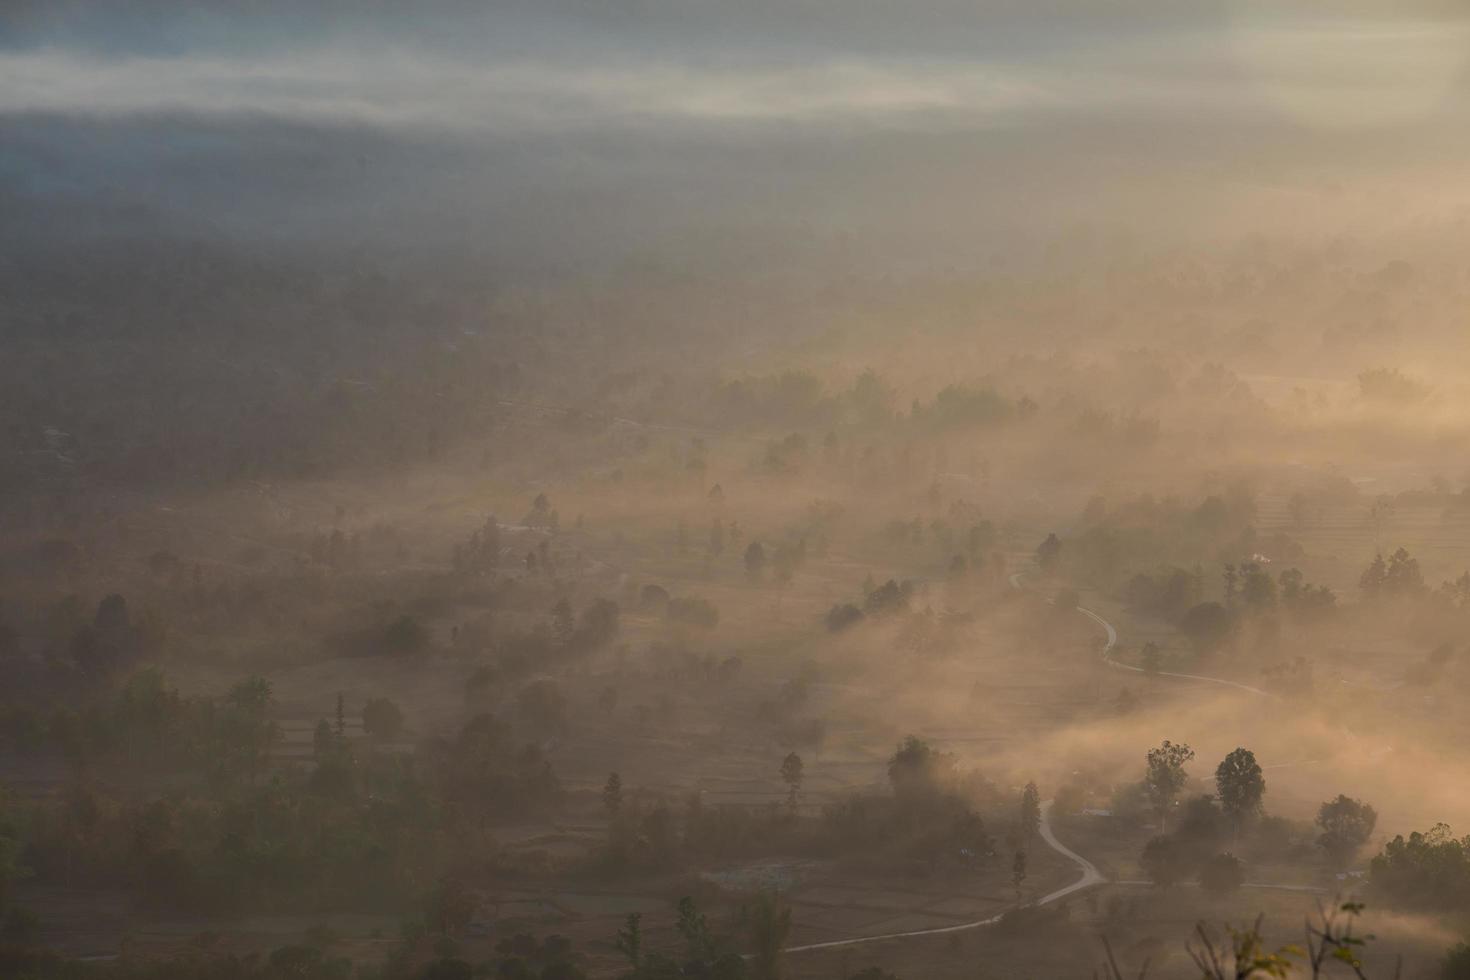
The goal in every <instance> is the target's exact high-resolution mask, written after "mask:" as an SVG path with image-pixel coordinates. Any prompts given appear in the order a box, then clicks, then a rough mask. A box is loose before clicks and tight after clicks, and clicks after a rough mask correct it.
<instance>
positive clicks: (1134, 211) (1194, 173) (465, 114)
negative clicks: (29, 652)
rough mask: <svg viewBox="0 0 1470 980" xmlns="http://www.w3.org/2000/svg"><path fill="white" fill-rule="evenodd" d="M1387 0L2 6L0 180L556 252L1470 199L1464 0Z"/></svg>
mask: <svg viewBox="0 0 1470 980" xmlns="http://www.w3.org/2000/svg"><path fill="white" fill-rule="evenodd" d="M1387 6H1388V5H1386V4H1382V3H1369V2H1366V0H1359V2H1344V3H1334V4H1323V3H1309V2H1305V0H1303V2H1300V3H1296V4H1292V3H1269V4H1268V3H1265V2H1254V0H1251V2H1246V0H1240V2H1225V0H1220V2H1201V3H1193V4H1191V3H1186V2H1177V0H1169V2H1166V0H1113V2H1106V0H1086V2H1083V0H1076V2H1064V0H1041V2H1021V0H979V2H974V0H972V2H960V0H916V2H905V3H891V2H878V0H806V2H801V0H792V2H775V0H745V2H740V3H729V2H715V0H684V2H676V0H613V2H592V0H537V2H532V0H524V2H509V3H496V4H476V3H470V2H468V0H465V2H451V0H439V2H437V3H433V4H429V5H415V6H414V7H413V8H412V12H411V13H409V12H406V10H407V8H402V7H400V6H399V5H396V4H388V3H378V4H373V3H366V2H351V3H349V2H346V0H340V2H322V3H317V4H300V3H288V2H285V0H264V2H258V3H253V4H250V5H249V11H250V13H249V14H248V15H247V14H244V13H241V12H240V11H241V9H242V5H238V4H214V5H210V4H204V3H183V2H165V0H155V2H134V3H97V2H94V3H86V2H71V3H68V2H64V0H63V2H54V0H53V2H46V3H42V2H32V3H24V2H22V3H15V2H12V3H10V4H7V5H6V6H5V7H4V12H3V13H0V126H4V127H5V128H6V129H7V131H8V132H9V133H10V135H11V136H12V138H11V139H9V140H7V141H5V143H0V191H9V192H10V193H12V194H16V195H19V197H20V198H21V199H27V200H31V199H34V197H35V195H42V196H43V197H44V196H47V195H50V196H51V197H50V198H49V199H48V201H49V200H51V199H54V198H55V197H56V195H66V194H72V193H76V194H96V193H101V192H104V191H105V193H106V194H107V195H108V198H109V200H110V201H112V202H114V203H116V202H117V201H119V200H122V201H128V202H135V203H139V204H141V205H142V206H145V207H146V208H149V209H153V210H156V211H161V212H166V213H168V215H169V220H177V219H179V216H180V215H188V216H190V217H197V216H198V215H200V214H204V213H217V214H219V215H230V214H234V215H235V219H236V220H238V221H244V222H248V221H252V220H254V221H260V222H262V223H264V222H263V220H262V219H263V217H264V215H265V214H267V213H268V212H269V211H270V209H271V208H272V207H276V208H284V210H283V211H282V213H281V214H280V215H279V216H278V218H272V222H271V223H272V225H273V227H278V228H291V227H300V226H301V225H302V224H303V223H305V222H307V221H308V219H309V220H310V221H311V222H317V223H319V222H321V221H326V220H331V221H333V222H335V221H359V222H361V221H362V220H364V219H363V207H364V204H365V202H368V201H370V202H371V204H372V209H371V211H370V215H379V214H383V213H390V212H391V213H392V214H395V215H401V214H402V213H404V211H403V209H408V210H412V211H415V213H416V214H417V216H418V217H420V218H426V219H428V220H426V221H424V222H421V225H422V226H423V227H444V228H452V227H454V226H455V225H456V224H457V223H461V224H462V223H464V222H465V221H467V220H468V219H466V218H465V214H466V213H470V214H475V215H482V216H483V215H485V214H487V213H488V214H491V215H493V218H494V220H497V221H503V222H505V223H506V224H507V225H508V226H513V227H515V228H516V229H518V230H521V231H524V232H525V240H526V241H527V242H528V247H531V244H530V243H534V242H535V241H536V240H538V239H543V240H545V242H546V243H547V244H546V247H548V248H550V249H553V250H555V249H556V248H561V247H570V244H572V243H570V241H569V240H570V238H571V237H576V238H577V241H576V242H575V243H574V244H575V246H576V247H578V248H584V247H594V246H595V242H596V240H597V239H598V236H599V235H604V236H607V239H608V241H609V242H611V243H612V244H610V245H609V246H608V247H610V248H613V249H614V250H616V249H617V248H619V247H621V245H619V244H617V243H619V242H622V241H623V240H624V238H625V237H626V234H627V233H629V229H630V225H629V222H630V221H631V222H634V223H635V224H637V223H641V224H643V225H646V226H649V228H650V229H652V228H654V227H658V226H666V225H669V224H671V223H672V224H677V225H684V226H688V225H691V224H692V225H700V222H701V220H703V221H704V224H703V225H702V227H705V228H706V229H712V230H713V229H724V228H732V229H734V230H738V228H739V227H740V226H742V224H744V225H749V224H752V223H755V224H759V223H760V221H761V219H760V215H762V214H763V213H766V211H767V209H768V210H769V215H770V217H769V221H770V222H771V224H770V225H768V226H765V227H766V230H767V231H774V230H775V229H779V228H789V227H790V226H792V225H796V226H799V227H802V228H808V227H810V228H821V227H840V229H841V230H842V231H843V233H846V234H867V233H870V232H871V231H872V229H874V228H886V227H888V223H889V222H891V221H896V222H898V224H899V227H900V229H902V228H903V227H905V226H907V227H908V228H909V229H910V230H909V231H908V232H905V233H906V234H912V235H917V236H925V235H927V234H928V231H927V230H926V229H928V228H931V227H933V226H934V222H936V221H937V222H938V223H939V225H941V226H942V225H943V224H944V221H945V219H946V216H949V215H954V214H956V213H961V214H965V215H966V216H967V219H970V220H972V224H975V225H982V224H986V225H988V224H992V223H994V222H995V221H998V220H1000V218H999V217H997V215H1000V214H1002V213H1004V212H1006V209H1008V208H1014V207H1015V205H1016V203H1017V201H1018V200H1021V199H1023V198H1024V199H1025V200H1026V207H1025V208H1023V209H1021V211H1020V213H1019V214H1017V215H1016V216H1015V220H1016V221H1021V222H1025V221H1028V220H1033V219H1034V220H1037V221H1044V220H1046V219H1047V218H1048V217H1056V216H1057V215H1058V214H1061V215H1063V216H1065V218H1067V219H1068V220H1071V219H1073V218H1075V219H1077V220H1082V221H1106V222H1116V223H1122V224H1124V225H1130V224H1135V223H1143V224H1147V223H1149V222H1156V221H1159V220H1164V219H1166V218H1170V217H1179V216H1182V215H1183V214H1184V213H1185V212H1189V213H1191V214H1193V213H1198V214H1201V215H1204V214H1209V215H1226V216H1230V217H1233V218H1238V219H1239V222H1238V223H1240V224H1245V225H1248V224H1249V221H1251V220H1254V219H1253V218H1250V217H1248V216H1249V215H1252V214H1259V215H1261V216H1262V220H1274V219H1275V218H1277V217H1279V216H1280V215H1281V214H1282V212H1283V210H1284V209H1286V210H1289V209H1293V208H1298V207H1305V208H1307V209H1308V211H1309V212H1310V213H1309V214H1308V215H1307V217H1308V218H1310V219H1316V218H1317V217H1318V216H1319V215H1320V216H1321V217H1322V220H1325V221H1339V222H1347V223H1351V222H1352V221H1356V220H1359V216H1360V215H1368V214H1372V215H1374V216H1375V217H1376V220H1389V219H1390V218H1392V219H1393V220H1400V219H1403V218H1404V217H1405V216H1411V217H1413V218H1414V220H1419V217H1420V216H1424V215H1429V214H1433V213H1436V212H1446V211H1450V210H1453V209H1455V208H1459V207H1463V206H1464V202H1465V201H1467V200H1470V197H1467V194H1466V187H1465V179H1464V177H1463V176H1462V175H1461V172H1462V171H1463V169H1464V168H1463V167H1462V166H1461V163H1462V161H1463V159H1464V152H1465V149H1466V146H1465V142H1466V134H1467V132H1470V126H1467V125H1466V123H1467V122H1470V98H1467V96H1470V67H1467V62H1470V12H1467V11H1466V10H1465V9H1464V5H1463V3H1450V2H1430V0H1421V2H1419V3H1410V4H1394V5H1392V6H1393V12H1392V14H1387V13H1385V12H1384V11H1383V9H1382V8H1385V7H1387ZM390 146H391V147H392V149H391V151H390V150H389V149H388V147H390ZM326 174H329V175H331V176H330V179H325V180H324V179H323V175H326ZM957 200H960V206H959V208H958V212H957V211H956V202H957ZM405 201H409V202H411V203H403V202H405ZM1242 201H1244V202H1245V206H1244V207H1243V206H1242ZM395 202H399V203H395ZM531 202H535V204H534V209H535V210H536V213H534V214H530V213H525V212H526V211H527V209H528V208H532V203H531ZM568 208H571V209H573V210H574V211H575V212H576V215H575V218H574V217H573V215H572V214H571V213H569V212H568V211H567V210H566V209H568ZM384 209H386V212H385V211H384ZM395 209H398V210H395ZM487 209H488V210H487ZM513 212H514V213H513ZM701 215H705V216H706V218H705V219H701V218H700V216H701ZM395 220H396V219H394V220H387V219H385V222H384V224H383V228H392V227H394V226H395ZM574 220H575V222H576V225H577V228H578V233H577V234H576V235H575V236H571V234H570V233H569V232H568V231H567V229H568V228H569V227H570V226H571V225H572V223H573V222H574ZM1194 221H1195V219H1193V218H1191V219H1189V222H1188V223H1194ZM334 227H335V226H334ZM482 230H483V227H482V226H477V230H474V231H467V232H466V233H474V234H478V233H479V231H482ZM1336 230H1340V229H1331V228H1329V229H1327V231H1329V232H1332V231H1336ZM642 232H643V229H641V228H640V229H638V230H637V234H636V235H635V237H637V236H638V235H642ZM946 232H948V233H950V234H951V236H952V235H953V234H954V233H957V232H956V230H955V229H944V228H943V227H940V228H939V229H938V238H939V239H941V240H942V239H944V237H945V234H946ZM645 237H646V236H645ZM589 242H590V243H592V245H589Z"/></svg>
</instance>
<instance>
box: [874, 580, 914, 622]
mask: <svg viewBox="0 0 1470 980" xmlns="http://www.w3.org/2000/svg"><path fill="white" fill-rule="evenodd" d="M910 591H911V590H910V588H909V586H908V583H907V582H905V583H904V584H903V585H900V584H899V583H898V582H896V581H894V580H893V579H889V580H888V581H887V582H884V583H883V584H882V585H880V586H878V587H877V588H876V589H874V590H873V591H871V592H869V593H868V594H867V597H866V598H865V599H864V600H863V612H864V613H866V614H867V615H869V616H883V615H886V614H888V613H896V612H902V611H903V610H905V609H907V608H908V607H909V593H910Z"/></svg>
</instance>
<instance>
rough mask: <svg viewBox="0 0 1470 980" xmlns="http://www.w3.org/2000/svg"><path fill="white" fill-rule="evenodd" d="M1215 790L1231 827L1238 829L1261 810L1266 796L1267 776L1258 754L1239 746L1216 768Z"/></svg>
mask: <svg viewBox="0 0 1470 980" xmlns="http://www.w3.org/2000/svg"><path fill="white" fill-rule="evenodd" d="M1215 792H1216V795H1217V796H1219V798H1220V808H1221V809H1222V810H1224V811H1225V813H1226V815H1227V816H1228V817H1230V821H1231V826H1232V827H1233V828H1234V829H1235V830H1236V831H1239V829H1240V823H1241V821H1242V820H1245V819H1246V818H1248V817H1251V816H1254V815H1255V814H1257V813H1259V812H1260V811H1261V799H1262V798H1263V797H1264V796H1265V795H1266V779H1265V777H1264V776H1263V775H1262V774H1261V767H1260V765H1259V764H1258V763H1257V762H1256V755H1255V753H1254V752H1252V751H1250V750H1249V749H1236V750H1235V751H1234V752H1231V753H1230V754H1229V755H1227V756H1226V757H1225V758H1224V759H1223V760H1222V761H1221V762H1220V765H1219V766H1217V767H1216V768H1215Z"/></svg>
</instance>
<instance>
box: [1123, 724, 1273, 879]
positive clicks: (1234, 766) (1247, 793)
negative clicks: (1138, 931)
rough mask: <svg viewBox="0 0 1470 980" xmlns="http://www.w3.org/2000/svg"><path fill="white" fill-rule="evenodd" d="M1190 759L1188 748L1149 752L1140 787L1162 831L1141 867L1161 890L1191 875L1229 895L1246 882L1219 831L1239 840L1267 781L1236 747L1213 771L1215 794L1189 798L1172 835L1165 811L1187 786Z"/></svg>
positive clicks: (1142, 858)
mask: <svg viewBox="0 0 1470 980" xmlns="http://www.w3.org/2000/svg"><path fill="white" fill-rule="evenodd" d="M1194 757H1195V755H1194V750H1193V749H1191V748H1190V747H1189V746H1188V745H1185V744H1183V743H1174V742H1170V741H1168V740H1165V741H1164V742H1163V743H1162V744H1161V745H1159V746H1158V747H1157V748H1154V749H1150V750H1149V752H1148V756H1147V759H1146V766H1145V770H1144V780H1143V784H1144V788H1145V791H1146V793H1147V795H1148V798H1149V801H1150V802H1151V803H1152V805H1153V807H1154V810H1155V812H1156V813H1157V814H1158V817H1159V829H1160V833H1159V835H1158V836H1156V837H1153V838H1151V839H1150V840H1149V841H1148V843H1147V844H1145V845H1144V849H1143V853H1142V854H1141V855H1140V857H1139V863H1140V864H1141V865H1142V866H1143V869H1144V871H1145V872H1146V873H1147V874H1148V876H1149V878H1150V880H1152V881H1153V882H1154V883H1155V884H1157V885H1159V886H1160V887H1164V888H1167V887H1169V886H1171V885H1174V884H1176V883H1178V882H1179V881H1182V880H1184V879H1185V878H1188V877H1190V876H1194V877H1196V878H1197V879H1198V881H1199V883H1200V887H1202V888H1204V889H1205V890H1206V891H1210V892H1214V893H1225V892H1230V891H1233V890H1235V889H1236V888H1239V887H1240V885H1241V883H1242V882H1243V881H1244V866H1243V865H1242V863H1241V861H1240V860H1239V859H1238V858H1237V857H1235V855H1234V854H1233V853H1232V852H1231V851H1228V850H1221V849H1220V848H1221V847H1222V846H1223V845H1224V844H1225V843H1226V842H1225V840H1224V836H1225V835H1224V832H1223V831H1224V829H1225V825H1227V824H1228V826H1229V829H1230V837H1231V840H1232V841H1235V840H1238V837H1239V832H1240V827H1241V825H1242V824H1243V823H1244V822H1246V821H1247V820H1249V819H1250V818H1252V817H1254V816H1256V815H1258V814H1259V813H1260V812H1261V805H1262V801H1263V799H1264V797H1265V793H1266V781H1265V778H1264V777H1263V775H1262V772H1261V767H1260V765H1259V764H1258V763H1257V762H1256V757H1255V754H1254V753H1252V752H1251V751H1250V750H1249V749H1245V748H1238V749H1236V750H1235V751H1233V752H1231V753H1230V754H1229V755H1227V756H1226V757H1225V758H1224V759H1223V760H1221V762H1220V764H1219V765H1218V766H1217V767H1216V769H1215V789H1216V793H1215V795H1213V796H1208V795H1206V796H1201V797H1198V798H1196V799H1194V800H1191V801H1190V802H1189V803H1188V804H1187V805H1186V806H1185V807H1184V808H1183V813H1182V814H1181V819H1180V820H1179V825H1178V826H1177V828H1176V829H1175V831H1174V833H1173V834H1170V833H1169V832H1168V813H1169V811H1170V810H1171V809H1172V808H1174V807H1175V805H1176V802H1177V799H1178V797H1179V794H1180V793H1181V792H1182V791H1183V790H1184V788H1185V786H1186V785H1188V782H1189V773H1188V771H1187V770H1186V769H1185V766H1186V765H1187V764H1188V763H1189V762H1191V761H1193V759H1194ZM1232 846H1233V845H1232Z"/></svg>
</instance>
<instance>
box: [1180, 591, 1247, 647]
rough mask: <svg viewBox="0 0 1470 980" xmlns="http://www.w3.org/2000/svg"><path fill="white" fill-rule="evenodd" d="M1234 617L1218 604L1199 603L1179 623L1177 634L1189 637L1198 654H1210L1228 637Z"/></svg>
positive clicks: (1233, 623)
mask: <svg viewBox="0 0 1470 980" xmlns="http://www.w3.org/2000/svg"><path fill="white" fill-rule="evenodd" d="M1234 625H1235V617H1234V616H1232V615H1231V613H1230V610H1229V609H1227V608H1225V607H1224V606H1222V605H1220V603H1218V602H1201V603H1199V604H1198V605H1195V606H1191V607H1190V608H1189V610H1188V611H1187V612H1186V613H1185V614H1184V618H1182V619H1181V620H1180V621H1179V632H1181V633H1183V634H1184V635H1185V636H1187V637H1189V641H1190V643H1192V644H1193V645H1194V648H1195V650H1197V651H1199V652H1200V653H1210V652H1212V651H1214V650H1216V649H1218V648H1219V647H1220V645H1221V644H1223V643H1224V642H1225V640H1226V639H1227V638H1229V636H1230V631H1231V629H1232V628H1233V627H1234Z"/></svg>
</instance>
